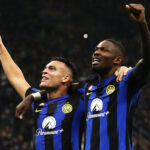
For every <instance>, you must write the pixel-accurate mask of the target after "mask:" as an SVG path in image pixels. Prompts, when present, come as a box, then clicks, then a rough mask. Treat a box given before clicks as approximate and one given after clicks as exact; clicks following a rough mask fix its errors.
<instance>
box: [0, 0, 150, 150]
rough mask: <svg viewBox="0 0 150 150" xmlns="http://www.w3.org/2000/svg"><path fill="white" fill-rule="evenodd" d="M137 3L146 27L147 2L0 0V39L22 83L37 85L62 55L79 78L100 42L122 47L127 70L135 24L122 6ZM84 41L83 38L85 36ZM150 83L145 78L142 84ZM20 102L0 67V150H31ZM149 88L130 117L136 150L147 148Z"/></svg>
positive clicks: (134, 55) (133, 56) (134, 57)
mask: <svg viewBox="0 0 150 150" xmlns="http://www.w3.org/2000/svg"><path fill="white" fill-rule="evenodd" d="M129 2H130V3H138V2H140V3H142V4H143V5H144V6H145V8H146V18H147V21H148V24H149V25H150V23H149V22H150V1H149V0H130V1H129V0H105V1H102V0H43V1H42V0H5V1H4V0H1V1H0V35H1V36H2V39H3V42H4V44H5V45H6V47H7V49H8V50H9V52H10V53H11V55H12V57H13V59H14V60H15V62H16V63H17V64H18V65H19V67H20V68H21V70H22V71H23V73H24V75H25V78H26V80H27V81H28V82H29V83H30V84H31V85H32V86H35V87H38V84H39V82H40V78H41V71H42V70H43V68H44V66H45V65H46V64H47V63H48V62H49V60H50V59H51V58H52V57H55V56H64V57H67V58H69V59H70V60H72V61H73V62H74V63H75V64H76V65H77V69H78V77H79V80H82V79H84V77H85V76H87V75H88V74H89V73H90V69H89V68H90V67H91V66H90V64H91V55H92V52H93V50H94V48H95V46H96V45H97V44H98V43H99V42H100V41H101V40H103V39H105V38H113V39H116V40H118V41H120V42H121V43H122V44H123V45H124V46H125V48H126V55H127V57H126V60H127V63H126V64H127V66H134V65H135V63H136V62H137V61H138V60H139V59H140V58H141V57H142V54H141V41H140V35H139V29H138V25H137V24H136V23H135V22H133V21H132V20H131V19H130V18H129V16H128V13H127V11H126V10H125V4H128V3H129ZM85 33H86V34H88V38H87V39H85V38H83V35H84V34H85ZM149 78H150V77H149ZM147 81H148V83H149V81H150V80H149V79H148V80H147ZM20 101H21V99H20V97H19V96H18V95H17V93H16V92H15V91H14V90H13V89H12V87H11V85H10V84H9V83H8V81H7V79H6V77H5V75H4V73H3V71H2V67H1V68H0V149H1V150H31V149H32V130H33V129H32V127H33V119H32V115H31V113H28V114H27V115H26V117H25V119H24V120H23V121H20V120H18V119H16V118H15V117H14V114H15V113H14V112H15V106H16V105H17V104H18V103H19V102H20ZM149 101H150V86H149V84H148V85H147V86H146V87H145V89H144V91H143V92H142V94H141V97H140V101H139V106H138V109H137V112H136V117H135V118H134V142H133V144H134V147H135V150H149V149H150V143H149V141H150V111H149V108H150V102H149Z"/></svg>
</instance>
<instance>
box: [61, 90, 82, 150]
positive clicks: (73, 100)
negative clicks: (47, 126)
mask: <svg viewBox="0 0 150 150" xmlns="http://www.w3.org/2000/svg"><path fill="white" fill-rule="evenodd" d="M80 98H81V95H80V94H79V95H78V94H77V93H75V94H72V95H70V97H69V98H67V100H66V103H67V102H68V103H69V104H70V105H72V106H73V107H74V108H75V109H74V108H73V111H72V112H71V113H66V114H65V118H64V119H63V120H62V122H61V124H62V129H64V132H62V141H61V143H62V150H72V143H71V136H72V135H71V132H72V128H68V127H72V123H73V117H72V116H74V113H75V112H76V108H77V107H78V106H79V103H80V101H79V99H80ZM65 122H68V125H66V123H65ZM65 131H67V132H65ZM79 140H81V139H79ZM66 143H67V144H66ZM79 143H81V141H80V142H79Z"/></svg>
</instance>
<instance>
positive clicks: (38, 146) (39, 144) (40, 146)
mask: <svg viewBox="0 0 150 150" xmlns="http://www.w3.org/2000/svg"><path fill="white" fill-rule="evenodd" d="M40 113H42V111H41V112H39V118H38V119H37V129H40V130H42V129H43V128H42V123H41V122H42V121H43V119H44V118H45V116H46V113H47V112H45V115H43V114H42V115H41V114H40ZM41 116H42V117H41ZM35 132H36V131H35ZM42 132H45V129H43V130H42ZM35 134H36V133H35ZM35 150H45V136H44V135H37V136H36V135H35Z"/></svg>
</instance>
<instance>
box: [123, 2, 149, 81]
mask: <svg viewBox="0 0 150 150" xmlns="http://www.w3.org/2000/svg"><path fill="white" fill-rule="evenodd" d="M126 8H127V10H128V11H129V14H130V17H131V19H132V20H134V21H135V22H136V23H137V24H138V26H139V29H140V34H141V41H142V52H143V59H141V60H140V61H139V62H138V63H137V64H136V66H135V69H134V70H133V75H134V77H135V79H136V81H138V82H140V83H145V81H146V80H145V79H146V77H147V75H148V73H149V70H150V69H149V64H150V33H149V29H148V25H147V21H146V19H145V8H144V7H143V5H141V4H129V5H126Z"/></svg>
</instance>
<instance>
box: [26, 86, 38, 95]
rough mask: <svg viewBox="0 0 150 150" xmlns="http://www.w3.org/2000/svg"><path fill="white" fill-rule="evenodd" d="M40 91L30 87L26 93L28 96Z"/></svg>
mask: <svg viewBox="0 0 150 150" xmlns="http://www.w3.org/2000/svg"><path fill="white" fill-rule="evenodd" d="M38 91H40V90H39V89H36V88H32V87H29V88H28V89H27V91H26V93H25V96H28V95H30V94H31V93H35V92H38Z"/></svg>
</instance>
